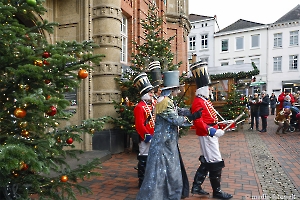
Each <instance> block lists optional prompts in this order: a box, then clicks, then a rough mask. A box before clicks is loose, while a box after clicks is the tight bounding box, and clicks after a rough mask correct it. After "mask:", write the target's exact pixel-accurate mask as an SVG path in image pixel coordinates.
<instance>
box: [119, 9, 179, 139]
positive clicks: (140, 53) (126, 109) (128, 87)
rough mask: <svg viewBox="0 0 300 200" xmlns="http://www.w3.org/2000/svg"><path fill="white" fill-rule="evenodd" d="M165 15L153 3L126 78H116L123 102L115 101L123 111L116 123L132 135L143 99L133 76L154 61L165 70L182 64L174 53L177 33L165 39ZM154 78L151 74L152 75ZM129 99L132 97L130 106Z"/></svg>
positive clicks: (142, 22)
mask: <svg viewBox="0 0 300 200" xmlns="http://www.w3.org/2000/svg"><path fill="white" fill-rule="evenodd" d="M162 25H163V18H162V17H159V16H158V9H157V7H156V5H155V4H153V3H149V8H148V13H147V16H146V18H145V19H143V20H141V26H142V29H143V36H141V44H139V43H138V42H133V44H134V46H135V49H136V53H132V55H131V57H132V59H131V64H132V65H131V67H130V69H127V71H125V72H124V73H123V78H122V79H121V80H120V79H116V80H117V81H118V83H119V85H120V87H121V89H122V96H123V101H122V102H121V104H119V103H117V102H115V108H116V111H117V112H118V113H119V114H120V118H119V119H115V124H116V125H117V126H118V127H120V128H121V129H124V130H126V131H127V134H129V135H131V134H132V133H134V132H136V131H135V127H134V116H133V109H134V105H135V104H137V103H138V102H139V100H140V96H139V95H138V94H139V91H137V89H136V88H135V87H134V85H133V79H134V77H135V75H136V74H137V73H139V72H147V67H148V65H149V63H150V62H153V61H159V62H160V64H161V68H162V71H168V70H177V69H178V67H179V66H180V64H181V62H180V63H177V64H174V63H173V59H174V53H172V51H171V41H172V40H173V39H174V37H175V36H173V37H170V38H167V39H165V38H164V35H163V29H162ZM149 79H150V81H151V77H149ZM125 98H128V99H129V104H128V105H129V106H128V105H126V102H125V100H124V99H125Z"/></svg>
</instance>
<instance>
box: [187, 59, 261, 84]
mask: <svg viewBox="0 0 300 200" xmlns="http://www.w3.org/2000/svg"><path fill="white" fill-rule="evenodd" d="M252 66H253V70H252V71H249V72H237V73H233V72H226V73H222V74H210V75H209V76H210V79H211V80H220V79H228V78H234V79H242V78H251V77H252V76H256V75H258V74H259V69H257V67H256V65H255V64H254V63H253V62H252ZM185 82H186V83H192V82H194V78H193V77H190V78H186V79H185Z"/></svg>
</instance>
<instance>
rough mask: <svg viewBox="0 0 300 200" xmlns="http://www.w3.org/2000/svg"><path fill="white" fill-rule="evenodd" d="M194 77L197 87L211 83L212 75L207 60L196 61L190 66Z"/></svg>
mask: <svg viewBox="0 0 300 200" xmlns="http://www.w3.org/2000/svg"><path fill="white" fill-rule="evenodd" d="M190 70H191V72H192V74H193V77H194V79H195V82H196V86H197V89H198V88H201V87H204V86H208V85H210V84H211V81H210V77H209V74H208V71H207V62H202V61H199V62H196V63H193V64H192V65H191V67H190Z"/></svg>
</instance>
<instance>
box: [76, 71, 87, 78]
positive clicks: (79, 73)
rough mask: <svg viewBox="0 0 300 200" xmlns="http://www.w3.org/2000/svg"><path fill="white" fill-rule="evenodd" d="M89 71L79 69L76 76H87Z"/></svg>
mask: <svg viewBox="0 0 300 200" xmlns="http://www.w3.org/2000/svg"><path fill="white" fill-rule="evenodd" d="M88 75H89V73H88V72H87V71H86V70H85V69H81V70H79V72H78V77H79V78H81V79H85V78H86V77H88Z"/></svg>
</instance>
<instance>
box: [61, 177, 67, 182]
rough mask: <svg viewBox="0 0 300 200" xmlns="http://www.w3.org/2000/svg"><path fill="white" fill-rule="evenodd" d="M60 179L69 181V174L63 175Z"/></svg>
mask: <svg viewBox="0 0 300 200" xmlns="http://www.w3.org/2000/svg"><path fill="white" fill-rule="evenodd" d="M60 181H61V182H67V181H68V176H67V175H63V176H61V177H60Z"/></svg>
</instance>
